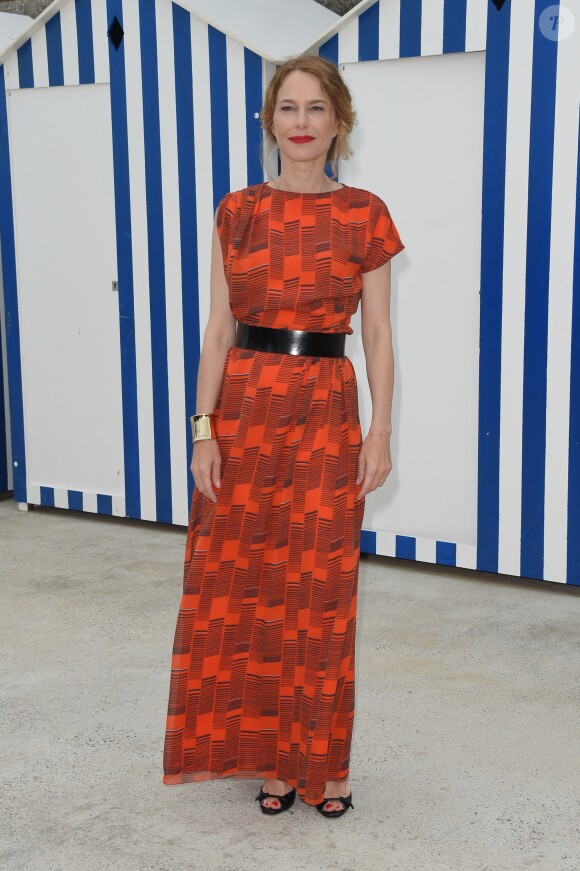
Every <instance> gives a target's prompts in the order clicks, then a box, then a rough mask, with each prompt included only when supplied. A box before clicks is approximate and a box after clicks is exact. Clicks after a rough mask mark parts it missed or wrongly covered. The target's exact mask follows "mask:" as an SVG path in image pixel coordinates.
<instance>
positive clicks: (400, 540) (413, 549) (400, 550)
mask: <svg viewBox="0 0 580 871" xmlns="http://www.w3.org/2000/svg"><path fill="white" fill-rule="evenodd" d="M395 556H396V557H399V558H400V559H417V539H416V538H414V537H413V536H411V535H397V536H396V537H395Z"/></svg>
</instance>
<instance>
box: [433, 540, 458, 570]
mask: <svg viewBox="0 0 580 871" xmlns="http://www.w3.org/2000/svg"><path fill="white" fill-rule="evenodd" d="M435 562H437V563H438V564H439V565H443V566H456V565H457V545H456V544H454V543H453V542H451V541H436V542H435Z"/></svg>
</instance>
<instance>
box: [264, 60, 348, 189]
mask: <svg viewBox="0 0 580 871" xmlns="http://www.w3.org/2000/svg"><path fill="white" fill-rule="evenodd" d="M294 70H301V71H302V72H305V73H312V75H314V76H316V77H317V79H318V80H319V82H320V85H321V87H322V90H323V91H324V92H325V93H326V94H327V95H328V97H330V101H331V104H332V107H333V109H334V112H335V115H336V118H337V120H338V123H339V128H338V133H337V134H336V136H335V137H334V138H333V140H332V142H331V144H330V146H329V149H328V152H327V154H326V162H327V163H330V168H331V172H332V176H333V178H336V175H337V168H338V167H337V162H338V159H339V158H340V157H343V158H344V159H345V160H348V158H349V157H351V155H352V154H353V151H352V149H351V148H350V144H349V141H348V137H349V134H350V133H351V131H352V128H353V126H354V125H355V124H356V112H355V111H354V109H353V108H352V98H351V95H350V91H349V89H348V87H347V85H346V83H345V82H344V80H343V78H342V76H341V75H340V73H339V71H338V68H337V66H336V64H334V63H333V62H332V61H329V60H327V59H326V58H324V57H317V56H315V55H299V56H298V57H292V58H289V59H288V60H287V61H285V62H284V63H283V64H282V66H280V67H279V68H278V69H277V70H276V72H275V73H274V75H273V77H272V78H271V79H270V82H269V83H268V87H267V88H266V95H265V97H264V105H263V106H262V111H261V112H260V119H261V122H262V130H263V131H264V132H265V134H266V136H265V141H264V143H263V144H264V148H265V154H264V157H263V160H262V165H263V166H265V165H266V164H267V158H268V157H269V155H270V154H271V151H272V148H273V147H274V146H275V145H276V139H275V137H274V134H273V132H272V128H273V125H274V109H275V107H276V98H277V97H278V91H279V90H280V86H281V85H282V82H283V81H284V79H285V78H286V76H287V75H288V74H289V73H291V72H293V71H294Z"/></svg>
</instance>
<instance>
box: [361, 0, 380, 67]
mask: <svg viewBox="0 0 580 871" xmlns="http://www.w3.org/2000/svg"><path fill="white" fill-rule="evenodd" d="M378 57H379V4H378V0H377V2H376V3H373V5H372V6H369V8H368V9H365V11H364V12H361V14H360V15H359V17H358V59H359V61H360V60H378Z"/></svg>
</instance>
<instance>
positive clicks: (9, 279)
mask: <svg viewBox="0 0 580 871" xmlns="http://www.w3.org/2000/svg"><path fill="white" fill-rule="evenodd" d="M0 203H1V204H2V208H0V247H1V249H2V281H3V284H4V315H5V322H6V365H7V368H8V398H9V402H10V439H11V442H12V475H13V489H14V499H15V500H16V501H17V502H26V501H27V500H26V453H25V441H24V408H23V398H22V368H21V362H20V322H19V314H18V286H17V282H16V248H15V244H14V205H13V202H12V181H11V175H10V143H9V139H8V113H7V106H6V81H5V78H4V66H3V65H1V66H0Z"/></svg>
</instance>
